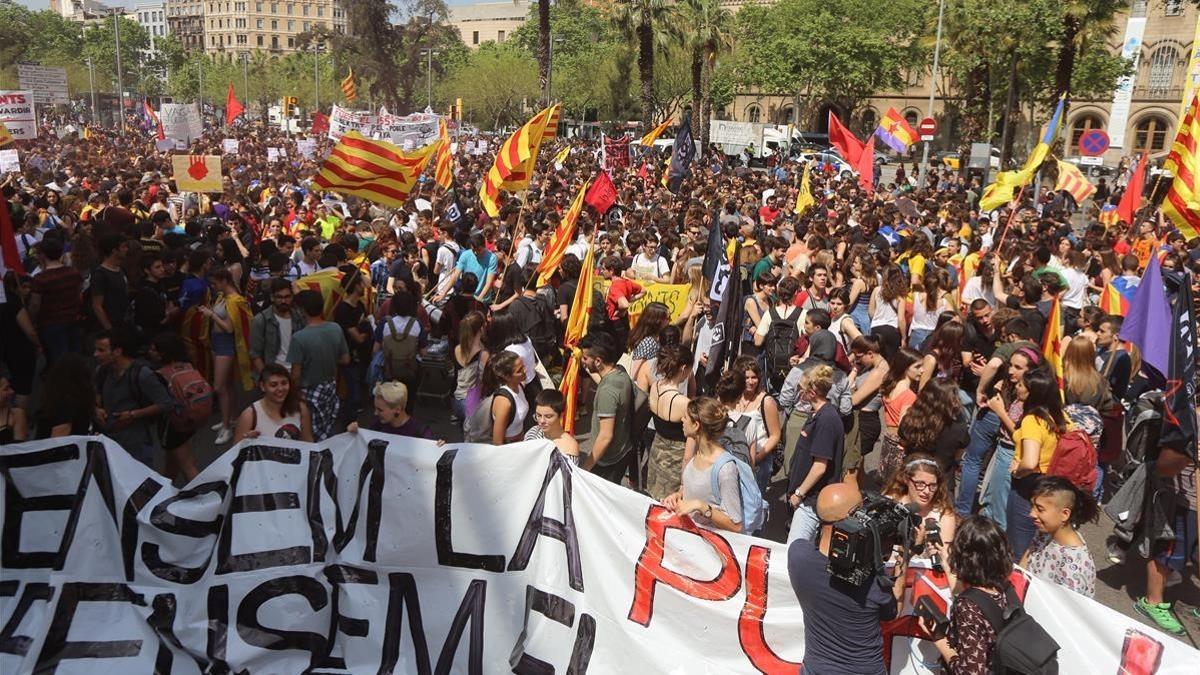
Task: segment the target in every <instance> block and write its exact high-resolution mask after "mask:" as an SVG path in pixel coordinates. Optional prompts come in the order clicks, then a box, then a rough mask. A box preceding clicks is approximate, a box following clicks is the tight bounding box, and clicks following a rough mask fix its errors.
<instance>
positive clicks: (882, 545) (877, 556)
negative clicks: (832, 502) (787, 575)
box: [828, 492, 921, 586]
mask: <svg viewBox="0 0 1200 675" xmlns="http://www.w3.org/2000/svg"><path fill="white" fill-rule="evenodd" d="M920 525H921V517H920V516H918V515H917V514H916V513H915V512H913V511H912V510H910V508H908V507H906V506H904V505H902V504H900V503H899V502H896V501H893V500H891V499H888V498H887V497H883V496H881V495H879V494H877V493H874V492H865V493H863V502H862V504H861V505H859V507H858V508H856V509H855V510H854V511H852V512H851V513H850V515H848V516H846V517H845V518H843V519H842V520H839V521H838V522H836V523H834V524H833V535H832V538H831V539H830V543H829V567H828V569H829V574H830V576H832V577H833V578H835V579H841V580H842V581H845V582H846V583H849V584H852V585H854V586H861V585H863V584H865V583H866V582H867V581H868V580H870V578H871V577H872V576H874V575H875V573H876V572H878V571H879V570H881V569H883V566H884V564H885V563H886V562H887V559H888V558H889V557H890V556H891V554H892V549H894V548H895V547H896V545H897V544H900V545H902V546H903V547H904V548H905V549H906V550H907V549H908V548H910V545H911V544H912V541H913V538H914V537H915V535H916V532H917V529H918V528H919V527H920Z"/></svg>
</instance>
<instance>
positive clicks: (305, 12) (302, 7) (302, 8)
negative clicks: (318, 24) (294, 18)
mask: <svg viewBox="0 0 1200 675" xmlns="http://www.w3.org/2000/svg"><path fill="white" fill-rule="evenodd" d="M300 13H301V14H303V15H304V16H308V5H300Z"/></svg>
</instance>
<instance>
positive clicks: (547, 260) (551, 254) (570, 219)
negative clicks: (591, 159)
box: [537, 181, 591, 288]
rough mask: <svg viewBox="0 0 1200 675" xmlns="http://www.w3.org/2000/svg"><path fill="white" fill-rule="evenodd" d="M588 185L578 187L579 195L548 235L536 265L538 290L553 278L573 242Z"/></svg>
mask: <svg viewBox="0 0 1200 675" xmlns="http://www.w3.org/2000/svg"><path fill="white" fill-rule="evenodd" d="M590 183H591V181H587V182H585V183H584V184H583V185H582V186H580V188H579V193H578V194H576V195H575V199H574V200H573V201H572V202H571V208H569V209H567V213H566V215H565V216H563V219H562V222H561V223H559V224H558V227H557V228H555V230H554V234H552V235H550V243H549V244H548V245H547V246H546V250H545V252H544V253H542V261H541V262H540V263H538V268H537V271H538V282H537V285H538V288H541V287H542V286H545V285H546V284H548V283H550V277H552V276H554V272H555V271H556V270H558V266H559V265H560V264H562V259H563V256H564V255H566V252H567V247H568V246H570V245H571V243H572V242H573V241H575V226H576V225H577V224H578V223H579V214H580V213H581V212H582V211H583V196H584V195H585V194H587V189H588V184H590Z"/></svg>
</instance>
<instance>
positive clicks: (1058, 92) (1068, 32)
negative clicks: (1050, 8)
mask: <svg viewBox="0 0 1200 675" xmlns="http://www.w3.org/2000/svg"><path fill="white" fill-rule="evenodd" d="M1082 30H1083V20H1082V19H1080V18H1079V17H1077V16H1074V15H1072V14H1067V15H1066V16H1065V17H1063V36H1062V43H1061V44H1060V45H1059V47H1058V64H1057V66H1055V69H1054V99H1053V100H1052V101H1051V103H1050V105H1051V106H1056V105H1058V97H1059V96H1062V95H1063V94H1065V93H1067V92H1069V91H1071V76H1072V75H1073V74H1074V73H1075V57H1076V56H1077V54H1076V51H1077V47H1076V44H1075V41H1076V40H1077V39H1078V38H1079V33H1080V31H1082ZM1069 105H1071V99H1070V97H1068V98H1067V100H1066V101H1065V102H1064V103H1063V119H1066V118H1067V106H1069Z"/></svg>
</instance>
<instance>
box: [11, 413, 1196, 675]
mask: <svg viewBox="0 0 1200 675" xmlns="http://www.w3.org/2000/svg"><path fill="white" fill-rule="evenodd" d="M0 477H2V478H3V481H2V482H0V491H2V492H3V494H2V495H0V497H2V499H3V509H4V511H3V524H2V535H0V536H2V546H3V549H2V563H3V567H2V569H0V672H2V673H5V674H9V673H12V674H15V673H35V672H37V673H52V672H64V673H66V672H72V673H75V672H113V673H189V674H195V673H202V672H204V673H207V672H213V673H230V672H233V673H243V672H244V673H300V672H319V673H326V674H332V673H468V674H472V675H474V674H481V673H504V672H516V673H552V672H553V673H573V674H582V673H587V672H592V673H618V672H620V673H633V672H636V673H678V672H687V673H722V674H725V673H756V672H761V673H797V672H798V671H799V668H800V660H801V657H802V656H803V653H804V644H803V634H804V633H803V623H802V622H803V619H802V617H801V611H800V608H799V605H798V603H797V601H796V598H795V596H794V594H793V593H792V589H791V585H790V584H789V582H788V577H787V549H786V548H785V547H784V546H783V545H781V544H776V543H773V542H769V541H766V540H762V539H755V538H752V537H745V536H740V535H728V534H722V533H717V532H712V531H708V530H704V529H699V528H697V527H696V526H694V525H693V524H692V523H691V521H690V520H688V519H687V518H680V517H677V516H674V515H671V514H669V513H668V512H667V511H666V510H665V509H664V508H662V507H661V506H659V505H657V504H655V503H653V502H651V501H650V500H649V499H648V498H646V497H643V496H641V495H638V494H635V493H633V492H630V491H628V490H626V489H624V488H621V487H618V486H615V485H612V484H610V483H607V482H604V481H603V480H600V479H597V478H596V477H595V476H592V475H591V474H587V473H584V472H582V471H580V470H578V469H575V468H573V467H572V466H571V465H570V464H569V463H568V462H567V461H566V460H565V459H563V457H562V456H561V455H559V454H557V451H556V450H555V449H554V447H553V445H551V444H550V443H548V442H546V441H531V442H527V443H518V444H514V445H508V446H504V447H500V448H497V447H492V446H484V445H461V444H460V445H448V446H445V447H437V446H436V445H434V444H433V443H431V442H427V441H418V440H413V439H409V438H400V437H396V436H385V435H380V434H374V433H370V432H359V433H358V434H355V435H350V434H343V435H341V436H336V437H334V438H331V439H329V440H328V441H326V442H324V443H320V444H309V443H296V442H290V441H280V440H274V439H272V440H256V441H246V442H243V443H241V444H239V445H238V446H236V447H234V448H232V449H230V450H229V451H228V452H226V453H225V454H224V455H222V456H221V457H220V458H219V459H218V460H217V461H215V462H214V463H213V464H212V465H211V466H209V467H208V468H207V469H206V470H205V471H204V472H203V473H201V474H200V476H198V477H197V478H196V479H195V480H194V481H192V483H191V484H190V485H188V486H187V488H186V489H182V490H178V489H175V488H173V487H171V485H170V484H169V483H168V482H167V481H166V480H165V479H163V478H162V477H160V476H158V475H157V474H155V473H153V472H151V471H150V470H148V469H147V468H146V467H145V466H143V465H141V464H139V463H137V462H136V461H134V460H133V459H132V458H130V457H129V456H128V455H127V454H126V453H125V452H124V451H123V450H122V449H121V448H120V447H119V446H118V445H117V444H116V443H114V442H112V441H110V440H108V439H106V438H102V437H70V438H58V439H48V440H41V441H34V442H29V443H24V444H20V445H10V446H5V447H2V448H0ZM1022 586H1025V587H1026V598H1025V602H1026V607H1027V609H1028V610H1029V612H1030V613H1031V614H1032V615H1033V616H1035V617H1036V618H1037V619H1038V620H1039V621H1040V622H1041V623H1042V624H1043V625H1044V626H1045V627H1046V629H1047V630H1048V631H1049V632H1050V633H1051V634H1052V635H1053V637H1054V638H1055V639H1056V640H1057V641H1058V642H1059V644H1061V645H1062V652H1061V653H1060V664H1061V665H1062V670H1063V672H1065V673H1081V674H1082V673H1088V674H1094V673H1113V672H1118V669H1119V668H1121V667H1124V668H1126V670H1124V671H1122V672H1133V673H1153V672H1160V673H1183V672H1195V666H1196V664H1197V663H1200V654H1198V653H1197V652H1196V651H1195V650H1193V649H1192V648H1191V647H1189V646H1187V645H1186V644H1184V643H1182V642H1180V641H1178V640H1175V639H1173V638H1169V637H1167V636H1165V635H1163V634H1162V633H1159V632H1157V631H1154V630H1152V629H1150V628H1148V627H1146V626H1143V625H1142V624H1139V623H1138V622H1136V621H1133V620H1131V619H1129V618H1126V617H1124V616H1121V615H1120V614H1118V613H1116V612H1114V611H1112V610H1109V609H1107V608H1105V607H1102V606H1100V605H1098V604H1096V603H1095V602H1092V601H1090V600H1088V599H1086V598H1083V597H1082V596H1079V595H1075V594H1073V593H1072V592H1070V591H1067V590H1065V589H1061V588H1058V587H1055V586H1052V585H1050V584H1047V583H1044V582H1040V581H1038V580H1036V579H1034V580H1030V581H1029V582H1028V583H1027V584H1022ZM913 593H914V595H915V594H918V593H931V594H933V595H935V596H938V597H941V598H943V601H944V597H945V595H946V594H945V592H944V589H941V590H939V589H938V583H937V582H936V580H929V579H926V578H924V577H922V576H920V575H916V576H914V581H913ZM905 632H906V629H905V626H904V625H902V624H901V625H897V626H891V627H889V628H888V632H887V634H888V635H889V640H891V641H892V645H891V648H890V649H889V650H888V652H889V653H890V654H891V657H890V662H891V670H892V672H924V671H925V670H926V666H925V665H924V664H923V662H922V660H921V658H919V656H917V655H918V654H919V653H920V650H917V649H913V650H907V647H906V646H904V645H906V644H907V643H905V642H901V641H905V640H910V638H907V637H904V635H905ZM906 654H908V655H906Z"/></svg>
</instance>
